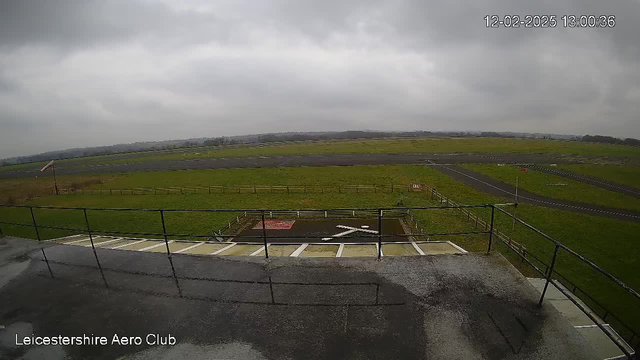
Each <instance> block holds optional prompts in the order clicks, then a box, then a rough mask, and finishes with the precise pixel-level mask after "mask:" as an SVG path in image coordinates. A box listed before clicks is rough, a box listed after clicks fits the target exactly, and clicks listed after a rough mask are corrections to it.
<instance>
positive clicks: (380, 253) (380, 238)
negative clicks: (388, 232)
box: [378, 209, 382, 260]
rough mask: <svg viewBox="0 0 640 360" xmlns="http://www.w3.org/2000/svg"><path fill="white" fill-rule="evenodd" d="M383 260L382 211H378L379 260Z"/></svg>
mask: <svg viewBox="0 0 640 360" xmlns="http://www.w3.org/2000/svg"><path fill="white" fill-rule="evenodd" d="M381 258H382V210H381V209H378V260H380V259H381Z"/></svg>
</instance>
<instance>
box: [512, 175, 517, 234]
mask: <svg viewBox="0 0 640 360" xmlns="http://www.w3.org/2000/svg"><path fill="white" fill-rule="evenodd" d="M518 178H519V176H516V201H515V203H516V204H517V203H518ZM517 208H518V207H517V206H516V207H514V208H513V225H512V228H511V230H515V229H516V209H517Z"/></svg>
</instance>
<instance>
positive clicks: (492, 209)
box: [487, 205, 496, 254]
mask: <svg viewBox="0 0 640 360" xmlns="http://www.w3.org/2000/svg"><path fill="white" fill-rule="evenodd" d="M495 212H496V207H495V205H491V229H490V230H489V248H488V249H487V254H488V253H489V252H490V251H491V242H492V241H493V218H494V216H495Z"/></svg>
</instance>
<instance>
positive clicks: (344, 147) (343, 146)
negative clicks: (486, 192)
mask: <svg viewBox="0 0 640 360" xmlns="http://www.w3.org/2000/svg"><path fill="white" fill-rule="evenodd" d="M467 152H477V153H543V154H569V155H606V156H629V157H640V149H639V148H635V147H631V146H622V145H610V144H592V143H583V142H578V141H560V140H538V139H505V138H427V139H386V140H347V141H330V142H326V143H308V144H291V145H278V146H264V147H240V148H234V149H222V150H219V149H214V150H207V149H199V150H197V151H194V152H185V153H176V154H163V155H157V156H156V155H147V156H141V157H136V158H131V159H120V160H114V161H112V162H115V163H118V162H132V161H151V160H179V159H201V158H221V157H247V156H284V155H305V154H351V153H354V154H360V153H366V154H383V153H467ZM105 163H110V162H109V161H107V162H105Z"/></svg>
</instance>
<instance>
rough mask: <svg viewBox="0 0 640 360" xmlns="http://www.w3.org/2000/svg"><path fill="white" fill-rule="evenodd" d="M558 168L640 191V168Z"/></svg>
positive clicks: (568, 166)
mask: <svg viewBox="0 0 640 360" xmlns="http://www.w3.org/2000/svg"><path fill="white" fill-rule="evenodd" d="M558 168H560V169H562V170H567V171H572V172H575V173H578V174H583V175H587V176H592V177H595V178H600V179H603V180H608V181H613V182H614V183H618V184H622V185H628V186H634V187H636V188H638V189H640V167H639V166H626V165H587V164H580V165H559V166H558Z"/></svg>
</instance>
